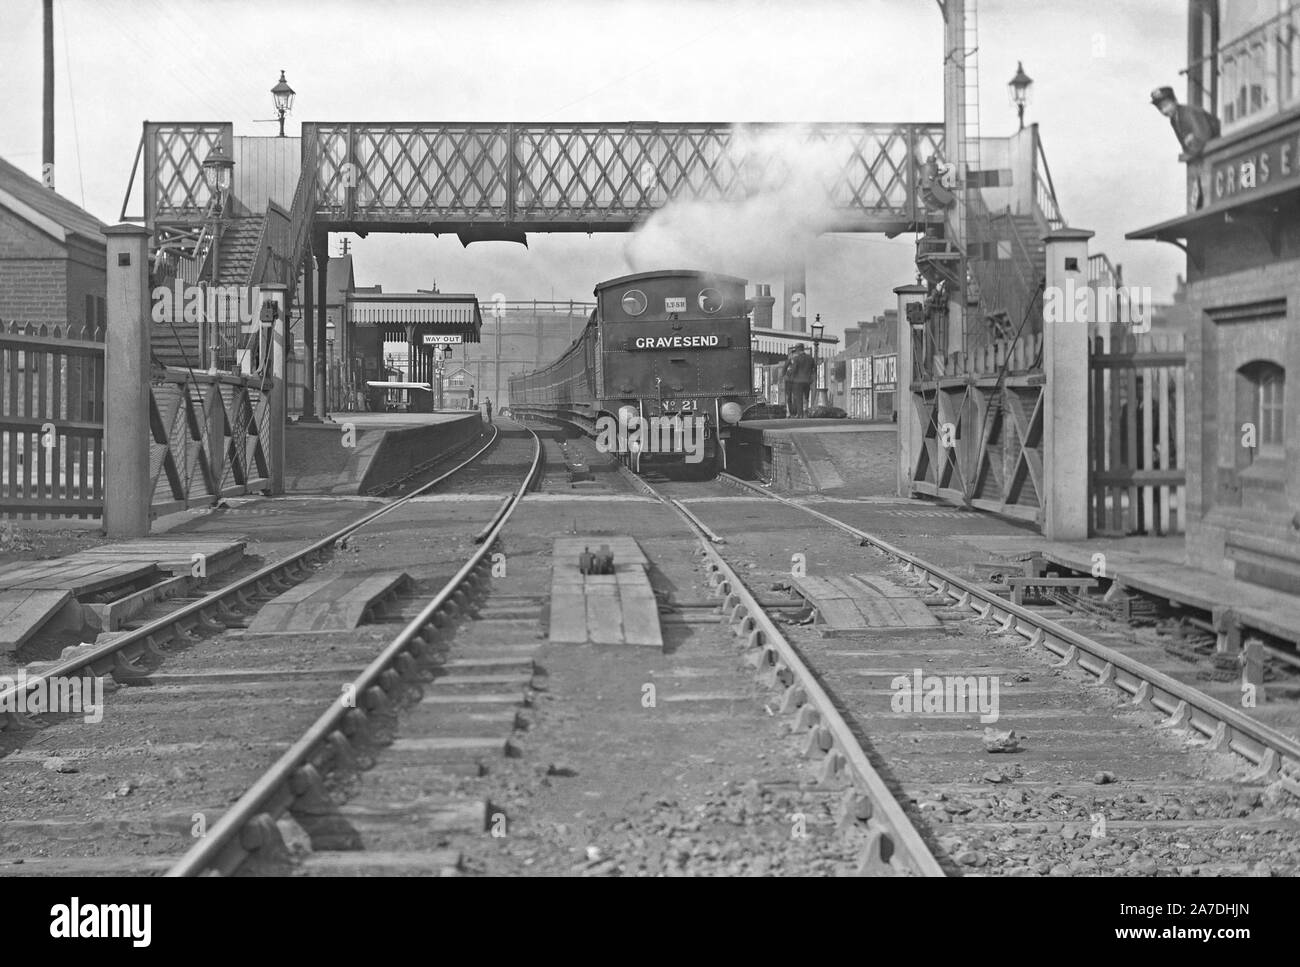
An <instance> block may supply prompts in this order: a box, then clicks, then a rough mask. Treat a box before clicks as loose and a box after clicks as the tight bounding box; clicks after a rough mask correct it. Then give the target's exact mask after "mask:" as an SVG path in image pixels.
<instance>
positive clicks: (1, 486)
mask: <svg viewBox="0 0 1300 967" xmlns="http://www.w3.org/2000/svg"><path fill="white" fill-rule="evenodd" d="M104 378H105V369H104V331H103V330H102V329H101V330H96V331H94V332H86V331H82V330H61V329H59V328H57V327H55V328H50V327H45V326H41V327H35V326H22V325H18V324H13V323H10V324H8V325H6V324H4V323H0V516H7V517H19V518H25V519H30V518H43V517H101V516H102V515H103V511H104V488H105V479H104ZM270 384H271V381H270V380H269V379H266V380H264V379H262V378H261V377H259V376H231V375H227V374H218V375H210V374H208V373H193V372H190V371H189V370H182V369H165V368H162V367H157V366H156V367H154V369H153V371H152V373H151V374H150V377H149V390H150V392H149V430H150V433H149V450H150V461H149V469H150V472H151V474H152V480H153V500H152V508H151V513H152V514H153V515H154V516H157V515H160V514H167V513H171V512H173V511H177V510H182V509H186V508H189V507H199V506H206V505H209V504H211V503H214V502H215V501H216V500H218V499H220V498H221V497H229V496H235V495H242V494H250V493H258V492H261V491H264V490H267V489H269V488H270V486H271V483H270V477H271V466H270V456H269V450H268V448H267V447H266V446H265V445H264V441H265V440H266V437H267V432H268V428H269V421H270V406H271V402H270Z"/></svg>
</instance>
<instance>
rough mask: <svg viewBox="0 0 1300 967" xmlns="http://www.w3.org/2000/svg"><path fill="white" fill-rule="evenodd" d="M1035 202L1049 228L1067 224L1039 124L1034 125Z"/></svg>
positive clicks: (1052, 228)
mask: <svg viewBox="0 0 1300 967" xmlns="http://www.w3.org/2000/svg"><path fill="white" fill-rule="evenodd" d="M1034 203H1035V205H1036V206H1037V207H1038V210H1039V212H1040V213H1041V215H1042V217H1043V220H1044V221H1045V222H1046V223H1047V227H1048V228H1049V229H1051V230H1053V231H1055V230H1056V229H1058V228H1063V227H1064V226H1065V216H1064V215H1062V214H1061V206H1060V204H1059V203H1058V202H1057V200H1056V186H1055V185H1054V184H1053V183H1052V171H1051V169H1050V168H1048V166H1047V154H1046V153H1045V152H1044V151H1043V139H1042V138H1041V137H1039V135H1038V125H1037V124H1035V125H1034Z"/></svg>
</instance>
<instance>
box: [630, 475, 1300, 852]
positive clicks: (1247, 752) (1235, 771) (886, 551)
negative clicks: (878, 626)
mask: <svg viewBox="0 0 1300 967" xmlns="http://www.w3.org/2000/svg"><path fill="white" fill-rule="evenodd" d="M727 483H729V484H731V485H732V486H739V487H740V488H741V490H742V492H743V493H744V494H745V496H746V497H749V498H753V499H755V500H761V501H763V502H764V503H765V504H767V505H770V507H771V508H775V509H776V512H775V513H773V511H772V510H768V511H766V512H764V514H763V517H764V518H765V519H766V520H768V521H769V522H770V523H769V524H768V525H765V526H764V527H763V532H762V533H761V534H743V533H742V534H738V533H736V530H735V527H734V526H730V527H729V526H728V525H727V524H726V523H720V522H719V521H720V520H725V515H723V514H721V513H720V512H719V511H718V508H719V507H721V506H724V504H725V501H723V502H719V501H717V500H712V501H709V500H701V501H700V503H699V504H698V505H696V506H695V507H694V508H692V507H691V506H688V504H689V498H688V499H687V500H685V501H683V500H674V499H673V497H672V496H668V495H665V494H663V493H660V492H659V491H658V490H657V489H656V488H655V487H653V486H651V485H649V484H647V483H645V482H644V481H641V485H642V486H644V487H645V488H646V489H647V490H648V491H649V492H651V493H654V494H655V495H656V496H657V497H658V498H659V499H661V500H663V501H665V502H666V503H668V504H669V505H670V506H672V507H674V509H675V510H676V511H677V512H678V513H679V515H681V516H682V517H683V518H684V519H686V520H687V522H688V524H689V525H690V526H691V527H692V528H693V529H694V530H695V532H696V533H697V535H698V537H699V538H700V541H701V553H702V555H703V556H704V559H705V566H706V567H707V568H708V570H709V571H710V573H711V575H712V578H711V580H712V582H713V583H714V585H715V586H716V587H717V588H718V591H719V594H720V596H721V597H722V598H723V604H722V612H723V617H724V620H725V621H727V622H728V623H729V624H730V625H731V627H732V628H733V630H734V631H735V632H736V633H737V635H738V637H739V638H740V639H741V640H742V641H743V643H744V644H743V646H742V648H743V652H744V656H745V660H746V662H747V663H748V664H749V665H750V666H752V667H753V668H754V669H755V673H756V674H757V675H758V677H759V678H760V680H761V681H763V682H764V683H765V684H767V685H769V686H770V687H772V688H773V689H775V690H776V691H777V693H778V695H779V706H780V709H781V710H782V712H784V713H786V714H787V716H788V717H789V720H790V724H791V729H792V731H793V732H794V733H796V735H797V736H798V737H799V741H800V742H801V746H802V751H803V752H804V753H805V754H807V755H808V756H810V757H811V758H812V759H813V761H814V762H815V763H816V768H817V772H818V781H819V782H822V783H824V784H829V785H832V786H835V787H842V789H843V796H844V798H843V801H842V802H841V805H840V826H841V828H848V829H855V830H856V831H857V833H859V834H862V833H865V835H866V837H867V846H866V849H865V852H864V855H863V857H862V860H861V862H860V869H861V870H862V871H864V872H873V871H880V870H889V871H895V872H903V873H910V874H916V873H922V874H930V875H935V874H939V873H946V874H955V873H977V874H998V875H1042V874H1049V873H1050V874H1054V875H1079V874H1085V875H1086V874H1107V875H1150V874H1152V873H1155V872H1157V871H1159V872H1166V873H1174V872H1177V873H1179V874H1183V875H1222V874H1241V873H1247V872H1249V873H1254V874H1257V875H1258V874H1263V875H1267V874H1268V873H1270V872H1277V873H1294V872H1295V871H1296V869H1297V868H1300V854H1297V853H1296V850H1295V848H1294V845H1293V844H1294V841H1295V840H1296V838H1297V834H1298V833H1300V811H1297V809H1296V808H1295V805H1294V800H1293V799H1291V798H1290V797H1289V796H1288V795H1287V792H1288V791H1290V792H1294V791H1295V790H1296V786H1295V772H1294V768H1295V763H1296V762H1297V761H1300V760H1297V755H1296V752H1297V745H1296V743H1295V742H1294V741H1293V740H1291V739H1290V738H1289V737H1287V736H1285V735H1283V734H1281V733H1277V732H1275V731H1274V730H1271V729H1269V728H1267V727H1266V726H1262V725H1260V724H1259V723H1257V722H1254V721H1252V720H1250V719H1248V718H1247V717H1246V716H1244V715H1243V714H1242V713H1241V712H1239V711H1238V710H1236V709H1233V708H1231V707H1229V706H1226V705H1224V704H1223V703H1221V702H1218V701H1216V700H1215V699H1213V698H1211V697H1210V696H1208V695H1205V694H1203V693H1200V692H1197V691H1196V690H1195V689H1192V688H1190V687H1189V686H1187V685H1185V684H1183V683H1181V682H1177V681H1175V680H1173V679H1172V678H1170V677H1169V676H1167V675H1164V674H1162V673H1161V672H1159V671H1158V670H1156V669H1154V668H1150V667H1147V666H1145V665H1143V664H1142V663H1140V662H1137V661H1134V660H1132V659H1131V658H1129V657H1127V656H1125V655H1123V654H1121V653H1119V652H1118V651H1115V650H1114V649H1111V648H1108V647H1106V646H1105V645H1103V644H1100V643H1099V642H1096V641H1093V640H1091V639H1089V638H1087V637H1086V636H1085V635H1083V634H1080V633H1079V632H1078V631H1074V630H1071V629H1069V628H1066V627H1063V626H1062V625H1060V624H1058V623H1057V622H1055V621H1052V620H1051V619H1050V618H1047V617H1045V616H1043V615H1041V614H1036V613H1034V612H1033V611H1031V610H1030V609H1027V608H1023V607H1020V606H1017V605H1013V604H1011V603H1010V602H1009V601H1006V600H1004V599H1002V598H999V597H997V596H996V595H993V594H991V593H989V592H987V591H985V590H984V589H982V588H979V587H977V586H975V585H974V584H972V583H970V582H967V581H964V580H962V579H960V578H957V577H956V576H955V575H952V574H950V573H948V572H946V571H944V570H943V569H942V568H939V567H937V566H934V565H932V564H928V563H927V562H925V561H922V560H920V559H919V558H916V557H914V556H912V555H910V554H908V553H907V552H905V551H902V550H900V549H899V548H896V547H894V546H892V545H889V544H887V543H886V542H884V541H882V540H880V539H879V538H876V537H874V536H873V535H870V534H868V533H866V532H864V531H861V530H859V529H857V528H854V527H852V526H850V525H848V524H845V523H844V522H842V521H838V520H836V519H834V518H833V517H830V516H828V515H825V514H822V513H820V512H818V511H815V510H813V509H811V508H807V507H804V506H802V505H799V504H796V503H794V502H792V501H788V500H784V499H782V498H777V497H775V495H771V494H769V493H768V492H766V491H763V490H760V489H758V488H754V487H752V486H751V485H748V484H745V483H744V482H741V481H735V480H730V481H727ZM742 499H743V498H742ZM800 518H801V519H802V521H803V523H799V522H798V519H800ZM809 518H814V519H816V521H817V527H816V532H815V534H810V533H809V532H808V531H807V521H808V519H809ZM783 531H791V532H795V533H800V532H802V533H800V537H799V538H797V539H796V540H795V541H793V542H791V543H789V544H787V545H785V547H784V548H783V550H784V551H785V552H786V553H787V554H788V552H789V551H790V550H792V549H793V550H799V549H801V548H805V549H806V548H807V546H808V544H809V543H813V544H819V545H821V546H825V547H828V548H829V547H830V546H832V545H835V544H836V543H837V542H836V541H835V540H834V538H833V536H832V535H833V534H835V533H836V532H838V533H839V534H840V535H842V536H848V537H849V538H851V543H850V542H843V541H841V542H838V543H840V544H842V546H840V547H837V548H835V549H834V550H833V551H832V550H828V551H827V553H826V555H825V557H826V560H825V561H824V562H823V563H824V566H827V567H832V568H839V569H840V571H841V572H847V571H850V570H851V571H853V572H855V573H858V574H864V575H868V576H874V577H879V578H884V579H886V580H892V581H895V582H897V583H899V584H904V585H908V586H910V587H911V588H912V590H913V591H914V592H915V593H916V594H917V595H918V596H920V597H921V598H922V599H923V600H924V601H925V602H926V604H927V605H928V606H929V608H930V610H931V611H932V613H934V614H935V615H936V616H938V617H939V618H940V622H941V628H940V629H939V630H938V631H937V632H933V633H923V634H920V635H916V634H908V633H903V634H901V635H848V636H845V637H835V638H831V639H826V638H822V637H820V636H819V635H818V633H817V632H816V631H815V630H813V629H812V628H809V627H807V626H803V625H799V624H791V623H789V622H788V620H785V621H783V620H781V619H780V618H774V617H773V616H772V615H770V614H769V613H768V612H767V611H766V610H765V609H764V608H762V607H760V606H759V605H758V604H757V602H755V601H754V599H753V594H752V591H751V590H750V589H748V588H746V586H745V582H746V581H749V582H751V583H752V582H753V581H754V580H755V579H756V577H758V576H762V577H764V578H775V577H778V576H779V572H776V573H773V572H768V573H766V574H765V573H764V572H763V570H762V569H761V567H760V568H759V569H758V570H757V571H754V570H750V571H749V572H748V573H747V574H746V577H745V578H744V579H742V578H740V577H739V576H738V571H737V570H736V568H737V567H740V566H741V565H742V564H743V565H744V567H745V568H747V569H752V568H755V563H756V561H757V560H759V559H760V558H761V557H762V556H764V555H760V554H759V553H758V549H759V548H760V547H762V548H764V549H765V551H767V552H768V553H770V547H771V544H772V535H773V532H776V533H778V534H779V533H781V532H783ZM722 542H726V546H725V547H724V548H722V550H721V551H720V550H719V549H718V548H717V547H715V546H714V545H716V544H720V543H722ZM863 546H865V547H869V548H871V549H872V551H873V552H874V553H867V554H865V555H864V554H863V551H862V550H861V547H863ZM724 554H725V555H726V559H724V556H723V555H724ZM778 556H779V555H778ZM809 556H810V558H811V557H812V555H811V554H810V555H809ZM809 566H810V568H811V567H812V564H811V563H810V565H809ZM957 679H959V680H962V681H970V682H973V683H985V682H988V683H991V682H993V681H997V682H998V683H999V684H1000V686H1001V693H1000V696H997V695H996V693H995V701H996V706H997V707H996V708H995V709H994V711H995V712H996V720H995V721H991V722H987V723H986V722H985V721H979V718H980V717H979V716H975V715H972V714H971V713H972V712H973V711H974V710H973V709H969V708H967V709H959V710H952V709H946V708H944V707H943V706H942V705H939V704H936V707H935V708H934V709H928V710H927V708H926V707H924V706H923V705H922V704H921V701H920V700H921V699H922V694H923V689H922V688H921V687H919V686H921V685H922V682H923V681H925V682H931V681H943V680H957ZM900 681H905V682H907V685H908V688H907V689H906V690H905V689H904V688H903V687H902V686H901V685H900V684H899V683H900ZM914 686H916V687H914ZM1099 686H1100V687H1099ZM900 695H903V696H904V697H905V698H904V701H902V702H901V706H900V705H899V704H895V703H896V702H899V696H900ZM908 695H915V696H916V699H915V700H912V699H909V698H907V696H908ZM997 699H1000V700H997ZM913 701H915V704H913ZM983 718H985V719H991V718H993V716H991V715H990V716H984V717H983ZM1216 753H1219V754H1216ZM1224 753H1232V754H1234V756H1235V761H1234V757H1233V756H1229V755H1226V754H1224Z"/></svg>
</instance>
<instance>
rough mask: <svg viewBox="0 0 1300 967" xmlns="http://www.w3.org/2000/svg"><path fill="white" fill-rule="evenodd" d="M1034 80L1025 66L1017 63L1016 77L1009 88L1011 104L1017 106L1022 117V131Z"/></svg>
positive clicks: (1017, 111) (1012, 79) (1017, 110)
mask: <svg viewBox="0 0 1300 967" xmlns="http://www.w3.org/2000/svg"><path fill="white" fill-rule="evenodd" d="M1033 83H1034V79H1033V78H1032V77H1030V76H1029V75H1028V74H1026V73H1025V65H1024V64H1023V63H1021V62H1020V61H1016V76H1015V77H1013V78H1011V82H1010V83H1009V84H1008V85H1007V88H1008V90H1009V92H1010V94H1011V103H1012V104H1014V105H1015V106H1016V113H1017V114H1018V115H1019V116H1020V130H1021V131H1023V130H1024V129H1025V105H1026V104H1028V103H1029V87H1030V85H1031V84H1033Z"/></svg>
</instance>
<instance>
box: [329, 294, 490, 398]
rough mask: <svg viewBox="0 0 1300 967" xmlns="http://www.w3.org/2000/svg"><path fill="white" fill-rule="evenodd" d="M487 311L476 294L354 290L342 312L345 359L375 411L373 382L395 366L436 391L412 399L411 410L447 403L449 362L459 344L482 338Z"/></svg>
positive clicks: (405, 378)
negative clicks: (481, 308) (445, 399)
mask: <svg viewBox="0 0 1300 967" xmlns="http://www.w3.org/2000/svg"><path fill="white" fill-rule="evenodd" d="M482 326H483V314H482V311H481V310H480V308H479V302H478V299H477V297H475V296H473V295H469V294H465V293H447V292H433V291H416V292H355V291H354V292H351V293H349V294H348V296H347V299H346V303H345V305H344V312H343V330H344V332H343V346H344V353H345V358H347V359H348V360H349V361H350V363H351V365H353V366H355V367H356V370H357V371H358V372H359V373H360V375H361V380H362V381H364V384H365V385H367V387H368V389H367V391H366V392H367V396H368V398H369V399H370V408H371V409H380V408H382V407H380V406H378V405H377V404H378V402H379V401H378V397H377V395H376V393H377V392H382V391H376V390H375V388H373V387H369V385H368V384H369V383H371V382H383V381H386V380H385V377H384V373H385V372H386V371H389V370H392V369H394V368H395V369H397V370H400V371H401V373H402V374H403V376H402V378H403V381H405V382H412V383H427V384H429V385H430V386H432V387H434V390H435V392H433V393H427V394H417V395H414V396H412V397H411V408H412V409H413V410H416V411H421V412H429V411H432V410H434V409H438V408H441V407H442V406H444V405H445V401H444V400H441V399H440V398H439V397H441V396H442V393H441V392H439V390H440V389H441V388H443V387H444V386H445V383H444V380H445V378H446V376H447V374H448V370H449V368H450V367H449V363H450V362H451V360H452V359H453V358H454V355H455V350H456V348H457V347H460V346H463V345H465V344H467V343H477V342H478V341H479V330H480V329H481V328H482Z"/></svg>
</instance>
